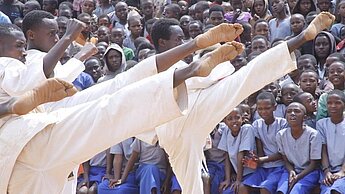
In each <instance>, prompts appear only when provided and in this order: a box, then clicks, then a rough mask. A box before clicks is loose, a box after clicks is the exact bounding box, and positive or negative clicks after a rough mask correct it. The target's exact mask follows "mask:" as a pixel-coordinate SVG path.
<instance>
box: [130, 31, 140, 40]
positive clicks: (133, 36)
mask: <svg viewBox="0 0 345 194" xmlns="http://www.w3.org/2000/svg"><path fill="white" fill-rule="evenodd" d="M139 36H140V35H135V34H132V33H131V38H132V40H135V39H137V38H138V37H139Z"/></svg>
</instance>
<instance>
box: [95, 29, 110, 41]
mask: <svg viewBox="0 0 345 194" xmlns="http://www.w3.org/2000/svg"><path fill="white" fill-rule="evenodd" d="M109 36H110V30H109V28H107V27H105V26H101V27H99V28H98V30H97V37H98V41H99V42H109Z"/></svg>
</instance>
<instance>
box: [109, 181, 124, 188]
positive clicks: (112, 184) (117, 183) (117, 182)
mask: <svg viewBox="0 0 345 194" xmlns="http://www.w3.org/2000/svg"><path fill="white" fill-rule="evenodd" d="M121 184H122V181H121V179H109V187H110V188H115V187H116V186H117V185H121Z"/></svg>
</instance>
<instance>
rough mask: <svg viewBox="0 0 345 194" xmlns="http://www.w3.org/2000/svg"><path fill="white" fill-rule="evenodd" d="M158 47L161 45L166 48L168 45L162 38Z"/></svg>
mask: <svg viewBox="0 0 345 194" xmlns="http://www.w3.org/2000/svg"><path fill="white" fill-rule="evenodd" d="M158 45H159V47H165V45H166V42H165V40H164V39H162V38H160V39H159V40H158Z"/></svg>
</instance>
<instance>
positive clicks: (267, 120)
mask: <svg viewBox="0 0 345 194" xmlns="http://www.w3.org/2000/svg"><path fill="white" fill-rule="evenodd" d="M264 121H265V124H266V125H271V124H272V123H274V121H275V118H274V116H272V117H271V118H268V119H265V120H264Z"/></svg>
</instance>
